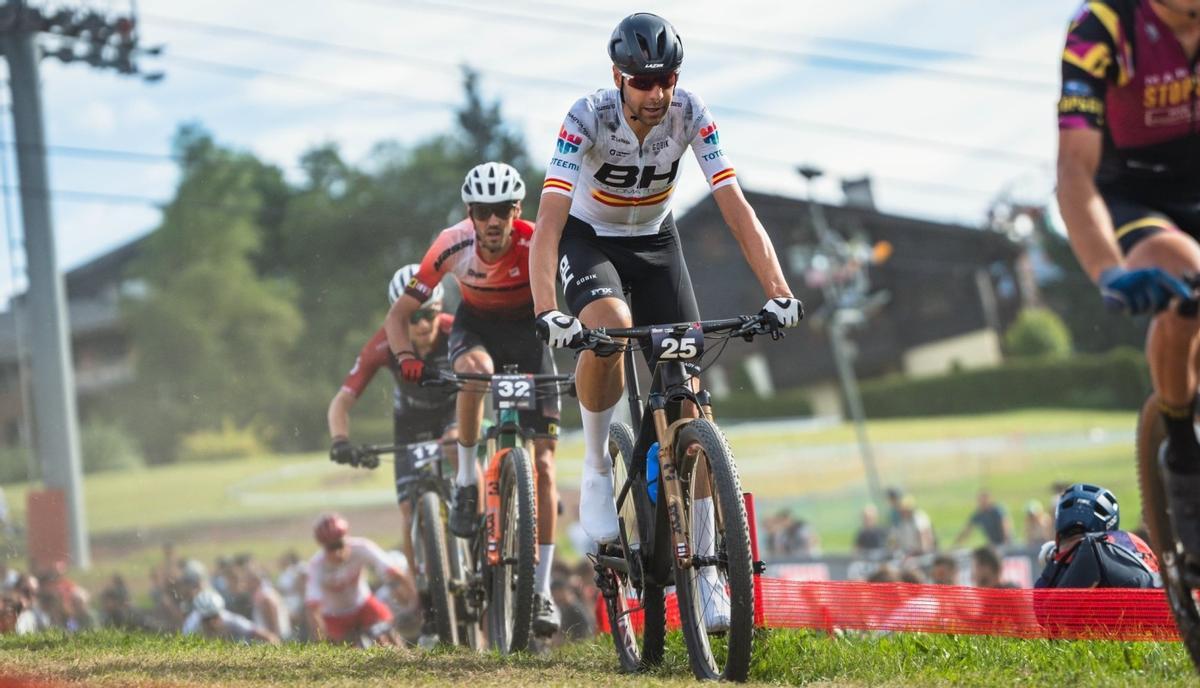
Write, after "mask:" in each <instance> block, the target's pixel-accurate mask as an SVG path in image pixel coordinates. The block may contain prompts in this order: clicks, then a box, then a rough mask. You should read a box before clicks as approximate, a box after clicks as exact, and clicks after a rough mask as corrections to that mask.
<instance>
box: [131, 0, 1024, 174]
mask: <svg viewBox="0 0 1200 688" xmlns="http://www.w3.org/2000/svg"><path fill="white" fill-rule="evenodd" d="M359 1H360V2H361V1H371V0H359ZM389 4H391V3H389ZM153 16H155V18H156V20H158V21H163V22H167V23H171V24H174V25H176V26H177V27H183V28H185V30H192V31H197V32H202V33H205V34H208V35H218V36H224V37H227V38H242V39H251V40H263V41H269V42H272V43H275V44H276V45H285V46H287V47H290V48H296V49H307V50H318V51H325V52H331V53H334V52H336V53H342V54H347V55H350V54H352V55H356V56H359V57H367V58H371V59H389V60H404V61H412V62H419V63H422V64H426V65H432V66H437V67H441V68H453V69H459V68H460V67H461V65H457V64H454V63H449V62H445V61H440V60H434V59H432V58H421V57H413V56H411V55H406V54H401V53H396V52H393V51H387V50H378V49H373V48H361V47H355V46H347V45H343V44H337V43H329V42H326V41H320V40H316V39H310V38H302V37H296V36H287V35H282V34H277V33H273V32H265V31H260V30H253V29H241V28H238V27H231V26H224V25H219V24H211V23H208V22H199V21H194V20H190V19H178V18H174V17H163V16H161V15H153ZM167 59H174V60H182V62H183V64H184V66H188V67H191V68H196V69H202V70H205V71H210V72H213V73H218V74H227V75H230V76H235V77H239V78H251V77H258V76H269V77H272V78H276V79H281V80H288V81H297V82H299V83H304V84H306V85H309V86H310V87H313V86H319V87H320V88H321V89H322V90H324V89H326V88H329V87H334V88H339V89H343V90H345V89H346V87H344V86H343V85H341V84H336V83H333V82H329V81H326V80H323V79H317V78H314V77H307V76H302V75H296V74H288V73H282V72H267V71H266V70H261V69H258V68H255V67H246V66H242V65H232V64H228V63H216V62H213V61H211V60H201V59H198V58H189V57H182V56H178V55H170V54H168V55H167ZM480 71H481V72H482V73H485V74H494V75H499V76H503V77H504V78H507V79H513V80H517V81H521V82H525V83H528V82H540V83H545V84H548V85H552V86H555V87H571V88H584V89H586V88H589V86H588V85H586V84H582V83H579V82H573V81H566V80H559V79H553V78H547V77H540V76H536V75H526V74H519V73H514V72H505V71H499V70H495V69H492V68H490V67H486V68H483V69H481V70H480ZM369 92H370V93H371V94H372V95H382V96H387V97H400V98H408V99H410V100H420V99H415V98H412V97H408V96H399V94H395V93H391V92H382V91H373V90H372V91H369ZM426 102H428V103H429V104H435V105H439V106H443V107H450V108H454V107H457V105H456V104H454V103H448V102H445V101H431V100H426ZM710 107H711V108H712V109H713V110H714V111H716V112H717V113H727V114H729V115H732V116H736V117H743V118H746V119H753V120H758V121H764V122H771V123H774V124H776V125H779V126H782V127H786V128H789V129H793V128H796V127H803V128H806V129H811V130H815V131H824V132H828V133H832V134H837V135H839V136H844V137H848V138H853V139H857V140H866V141H875V142H878V141H886V142H889V143H897V144H902V145H905V146H912V147H918V148H921V149H923V150H928V149H929V148H931V147H933V148H943V149H946V150H948V151H954V152H955V153H957V154H963V155H969V156H972V157H976V158H991V159H993V160H997V161H1003V162H1007V163H1014V164H1020V165H1027V164H1045V163H1047V162H1048V159H1047V158H1045V157H1043V156H1039V155H1032V154H1028V153H1021V152H1019V151H1013V150H1009V149H1005V148H993V147H990V146H979V145H975V144H968V143H956V142H954V141H946V140H944V139H935V138H930V137H925V136H918V135H915V134H904V133H899V132H885V131H880V130H874V129H866V128H862V127H854V126H850V125H844V124H834V123H830V122H822V121H817V120H810V119H804V118H799V117H794V116H784V115H777V114H772V113H768V112H761V111H758V110H749V109H746V108H739V107H732V106H726V105H721V104H717V103H712V104H710Z"/></svg>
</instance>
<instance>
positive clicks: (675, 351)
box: [650, 325, 704, 361]
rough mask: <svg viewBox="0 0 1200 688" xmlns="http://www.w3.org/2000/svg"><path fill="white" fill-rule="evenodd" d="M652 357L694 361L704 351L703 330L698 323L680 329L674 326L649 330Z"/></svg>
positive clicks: (664, 359)
mask: <svg viewBox="0 0 1200 688" xmlns="http://www.w3.org/2000/svg"><path fill="white" fill-rule="evenodd" d="M650 342H651V344H652V345H653V346H654V358H656V359H659V360H663V361H668V360H669V361H694V360H696V359H698V358H700V355H701V354H703V353H704V332H702V331H701V330H700V327H699V326H698V325H692V326H690V327H688V329H686V330H682V331H680V329H679V328H676V327H655V328H653V329H651V330H650Z"/></svg>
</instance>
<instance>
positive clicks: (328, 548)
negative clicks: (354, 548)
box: [325, 540, 346, 552]
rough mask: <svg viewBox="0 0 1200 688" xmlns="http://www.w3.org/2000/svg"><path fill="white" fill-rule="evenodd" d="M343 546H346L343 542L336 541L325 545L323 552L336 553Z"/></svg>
mask: <svg viewBox="0 0 1200 688" xmlns="http://www.w3.org/2000/svg"><path fill="white" fill-rule="evenodd" d="M345 546H346V541H345V540H338V541H337V542H331V543H329V544H328V545H325V551H326V552H336V551H338V550H339V549H341V548H343V547H345Z"/></svg>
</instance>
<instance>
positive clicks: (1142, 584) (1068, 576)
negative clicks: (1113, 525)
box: [1034, 533, 1162, 588]
mask: <svg viewBox="0 0 1200 688" xmlns="http://www.w3.org/2000/svg"><path fill="white" fill-rule="evenodd" d="M1034 587H1037V588H1159V587H1162V582H1161V579H1160V578H1159V575H1158V573H1157V572H1155V571H1154V570H1152V569H1151V568H1150V566H1149V565H1147V564H1146V562H1145V560H1144V559H1143V558H1142V556H1141V555H1140V554H1139V553H1137V552H1133V551H1130V550H1129V549H1127V548H1125V547H1122V546H1121V545H1119V544H1117V543H1116V542H1113V541H1112V538H1110V537H1109V533H1088V534H1086V535H1084V536H1083V538H1082V539H1081V540H1080V541H1079V543H1078V544H1077V545H1076V546H1075V548H1074V549H1073V550H1072V551H1071V552H1070V553H1068V555H1067V556H1066V557H1064V558H1063V559H1061V560H1059V561H1055V560H1051V561H1050V563H1048V564H1046V568H1045V569H1044V570H1043V571H1042V575H1041V577H1040V578H1039V579H1038V581H1037V583H1036V584H1035V586H1034Z"/></svg>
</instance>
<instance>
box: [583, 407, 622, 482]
mask: <svg viewBox="0 0 1200 688" xmlns="http://www.w3.org/2000/svg"><path fill="white" fill-rule="evenodd" d="M617 403H618V404H619V403H621V402H619V401H618V402H617ZM616 410H617V404H613V405H612V406H610V407H609V408H607V409H605V410H603V411H589V410H587V409H586V408H584V406H583V403H582V402H580V404H579V415H580V416H581V417H582V420H583V465H584V466H585V467H588V468H591V469H592V470H593V471H595V472H596V473H599V474H600V475H608V474H609V473H612V459H610V458H609V456H608V424H609V423H611V422H612V417H613V412H615V411H616Z"/></svg>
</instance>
